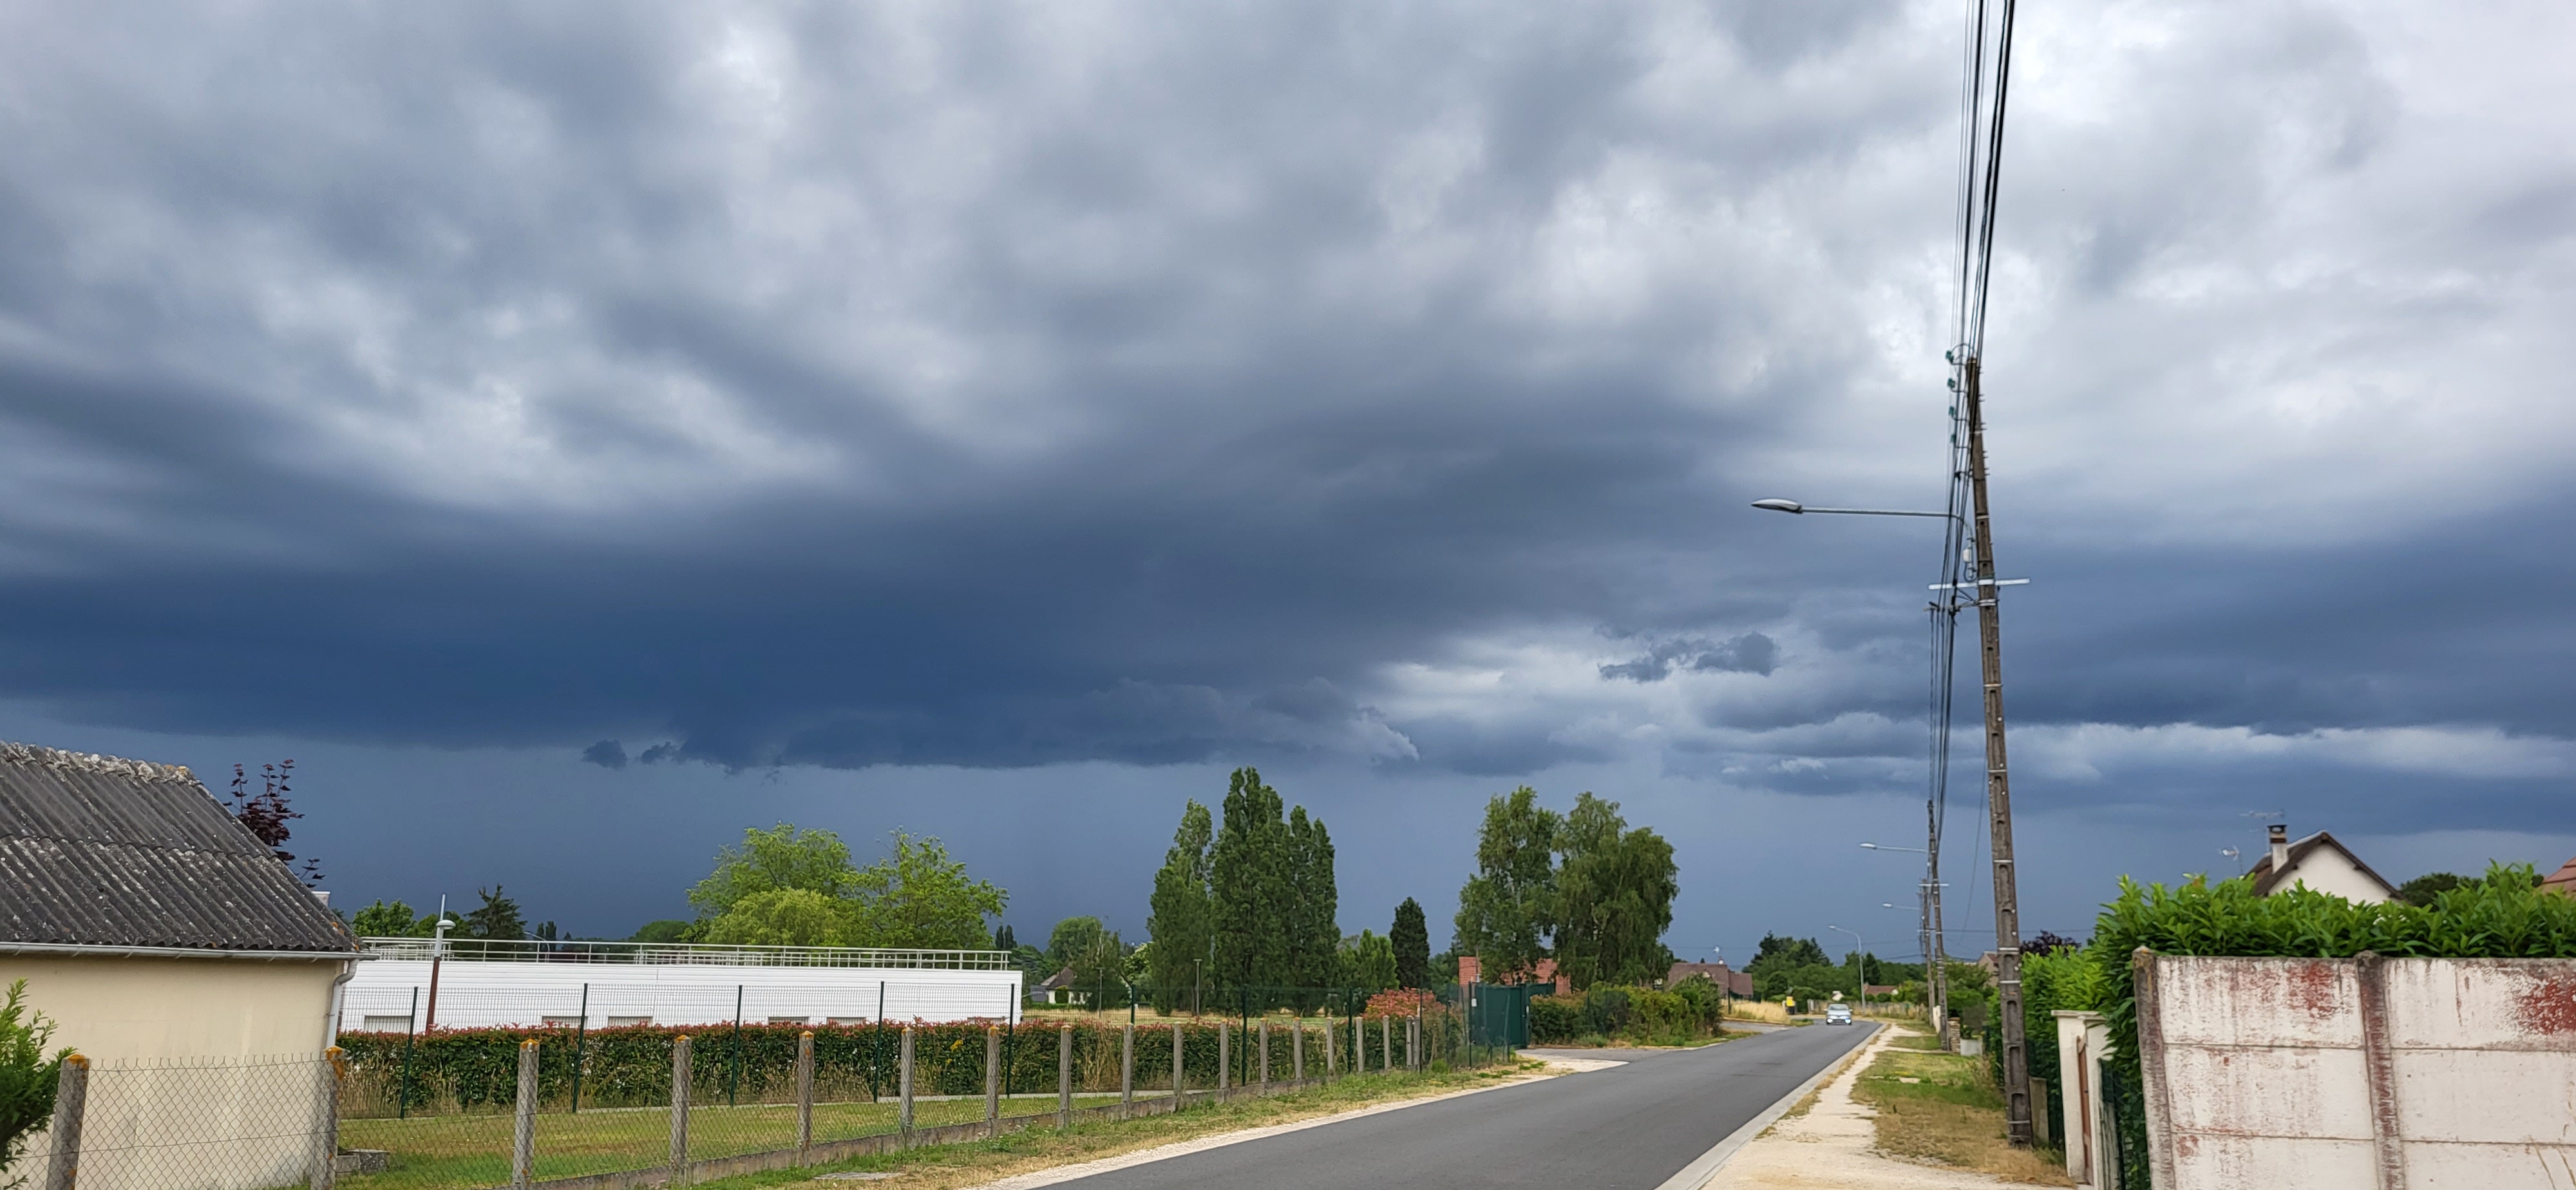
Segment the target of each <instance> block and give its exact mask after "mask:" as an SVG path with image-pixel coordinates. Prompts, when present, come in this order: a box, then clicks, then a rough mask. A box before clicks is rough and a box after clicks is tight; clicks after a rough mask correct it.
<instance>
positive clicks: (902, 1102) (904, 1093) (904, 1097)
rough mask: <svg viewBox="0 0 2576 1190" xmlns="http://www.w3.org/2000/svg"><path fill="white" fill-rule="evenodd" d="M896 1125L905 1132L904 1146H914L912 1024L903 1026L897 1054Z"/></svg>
mask: <svg viewBox="0 0 2576 1190" xmlns="http://www.w3.org/2000/svg"><path fill="white" fill-rule="evenodd" d="M895 1066H896V1069H895V1094H896V1095H897V1097H898V1098H897V1106H896V1107H895V1127H896V1129H897V1130H899V1131H901V1132H902V1133H903V1147H905V1148H907V1149H909V1148H911V1147H912V1026H910V1025H905V1026H904V1027H903V1041H902V1043H901V1048H900V1049H898V1050H897V1051H896V1054H895Z"/></svg>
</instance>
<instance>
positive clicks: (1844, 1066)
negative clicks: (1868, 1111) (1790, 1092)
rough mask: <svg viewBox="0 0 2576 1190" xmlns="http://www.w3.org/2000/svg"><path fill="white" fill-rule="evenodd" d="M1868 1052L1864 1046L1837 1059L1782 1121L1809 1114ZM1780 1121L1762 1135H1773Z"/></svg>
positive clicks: (1783, 1114)
mask: <svg viewBox="0 0 2576 1190" xmlns="http://www.w3.org/2000/svg"><path fill="white" fill-rule="evenodd" d="M1868 1052H1869V1047H1868V1046H1866V1045H1864V1046H1861V1047H1860V1048H1858V1049H1855V1050H1853V1051H1852V1052H1850V1053H1848V1054H1845V1055H1843V1056H1842V1057H1841V1058H1838V1059H1836V1060H1835V1061H1834V1065H1833V1069H1831V1070H1829V1071H1826V1072H1825V1076H1824V1077H1823V1078H1820V1079H1817V1080H1816V1085H1815V1087H1814V1089H1812V1090H1810V1091H1808V1092H1807V1093H1806V1094H1804V1095H1801V1096H1799V1097H1798V1101H1797V1102H1796V1103H1792V1104H1790V1105H1789V1110H1787V1111H1784V1112H1782V1113H1780V1120H1794V1119H1797V1118H1798V1117H1800V1116H1803V1115H1805V1114H1807V1112H1808V1110H1809V1109H1811V1108H1813V1107H1815V1106H1816V1101H1817V1100H1818V1099H1821V1098H1823V1097H1824V1094H1825V1088H1827V1087H1830V1086H1832V1085H1834V1080H1835V1079H1838V1078H1841V1077H1842V1074H1843V1071H1845V1070H1848V1069H1850V1068H1851V1064H1852V1063H1854V1062H1857V1061H1860V1059H1861V1055H1863V1054H1866V1053H1868ZM1780 1120H1773V1121H1772V1122H1771V1126H1770V1127H1769V1128H1764V1129H1763V1130H1762V1133H1761V1134H1762V1135H1764V1136H1769V1135H1771V1129H1772V1128H1777V1127H1779V1126H1780Z"/></svg>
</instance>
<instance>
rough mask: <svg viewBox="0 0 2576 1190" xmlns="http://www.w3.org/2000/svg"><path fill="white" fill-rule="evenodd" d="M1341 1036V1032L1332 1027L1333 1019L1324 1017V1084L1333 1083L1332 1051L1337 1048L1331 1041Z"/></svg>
mask: <svg viewBox="0 0 2576 1190" xmlns="http://www.w3.org/2000/svg"><path fill="white" fill-rule="evenodd" d="M1341 1035H1342V1033H1341V1030H1339V1029H1336V1028H1334V1027H1333V1018H1332V1017H1330V1016H1326V1017H1325V1018H1324V1081H1325V1082H1331V1081H1333V1075H1334V1073H1335V1071H1334V1069H1333V1051H1334V1050H1335V1049H1337V1048H1339V1047H1337V1046H1335V1045H1334V1044H1333V1041H1334V1039H1335V1038H1338V1037H1340V1036H1341Z"/></svg>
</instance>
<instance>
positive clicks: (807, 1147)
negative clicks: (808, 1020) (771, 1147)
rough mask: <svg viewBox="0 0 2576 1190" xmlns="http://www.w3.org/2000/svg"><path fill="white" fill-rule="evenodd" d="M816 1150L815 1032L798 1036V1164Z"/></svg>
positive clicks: (807, 1032) (806, 1031) (808, 1030)
mask: <svg viewBox="0 0 2576 1190" xmlns="http://www.w3.org/2000/svg"><path fill="white" fill-rule="evenodd" d="M813 1148H814V1031H813V1030H812V1029H807V1030H805V1031H804V1032H801V1033H798V1034H797V1035H796V1164H798V1165H803V1164H805V1162H806V1158H807V1155H808V1154H810V1153H811V1152H812V1151H813Z"/></svg>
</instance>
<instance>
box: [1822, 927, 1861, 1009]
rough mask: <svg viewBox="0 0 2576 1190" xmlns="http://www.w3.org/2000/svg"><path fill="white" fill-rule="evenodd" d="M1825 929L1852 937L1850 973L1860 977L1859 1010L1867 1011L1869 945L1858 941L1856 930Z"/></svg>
mask: <svg viewBox="0 0 2576 1190" xmlns="http://www.w3.org/2000/svg"><path fill="white" fill-rule="evenodd" d="M1825 928H1826V929H1828V930H1832V931H1834V932H1836V933H1841V934H1849V935H1851V936H1852V971H1853V973H1854V974H1856V975H1858V976H1859V977H1860V1010H1861V1011H1862V1012H1867V1011H1869V944H1868V943H1865V942H1862V941H1861V940H1860V931H1858V930H1847V929H1844V928H1843V927H1841V926H1826V927H1825Z"/></svg>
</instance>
